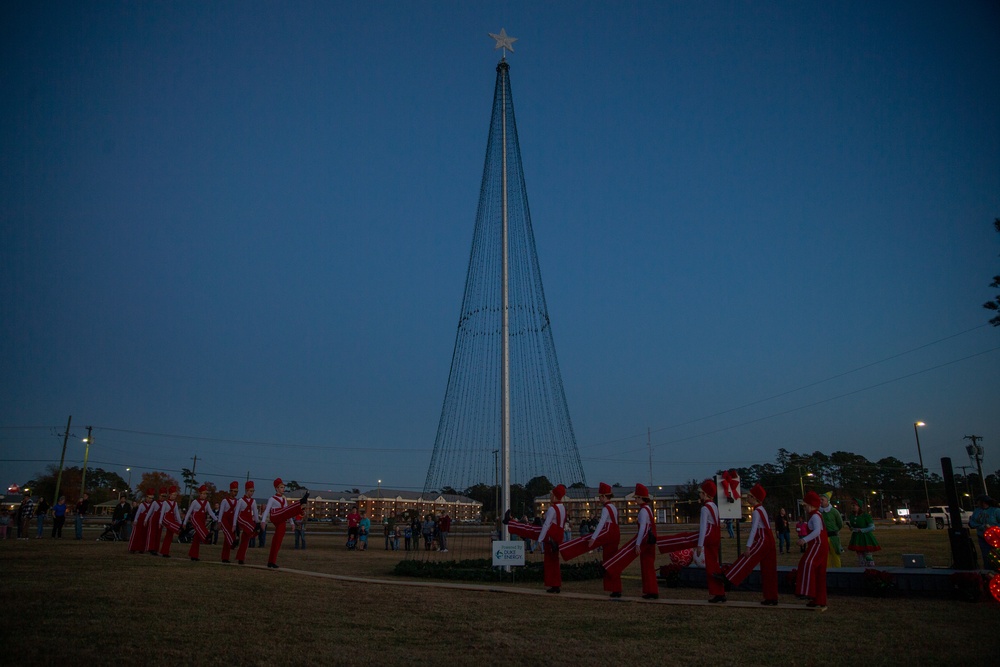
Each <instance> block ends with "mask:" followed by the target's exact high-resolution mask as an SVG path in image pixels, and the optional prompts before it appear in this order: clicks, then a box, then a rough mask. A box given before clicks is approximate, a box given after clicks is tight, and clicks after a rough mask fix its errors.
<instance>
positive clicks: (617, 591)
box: [559, 482, 622, 598]
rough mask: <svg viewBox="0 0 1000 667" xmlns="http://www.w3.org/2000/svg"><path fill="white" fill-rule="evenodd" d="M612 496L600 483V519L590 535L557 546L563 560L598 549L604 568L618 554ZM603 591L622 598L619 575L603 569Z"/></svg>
mask: <svg viewBox="0 0 1000 667" xmlns="http://www.w3.org/2000/svg"><path fill="white" fill-rule="evenodd" d="M612 495H613V493H612V489H611V487H610V486H609V485H607V484H605V483H604V482H601V484H600V486H599V487H598V490H597V499H598V500H600V501H601V503H602V504H603V505H604V507H603V508H602V509H601V519H600V521H599V522H598V524H597V527H596V528H595V529H594V532H593V533H591V534H590V535H583V536H581V537H578V538H576V539H575V540H570V541H568V542H563V543H562V544H561V545H560V546H559V554H560V555H561V556H562V557H563V560H571V559H573V558H576V557H577V556H580V555H583V554H585V553H587V552H588V551H593V550H594V549H597V548H599V547H600V548H601V556H602V558H601V561H602V565H605V566H606V565H607V563H608V561H609V560H610V559H611V558H613V557H614V555H615V554H616V553H618V542H619V541H620V540H621V532H620V531H619V529H618V508H617V507H615V505H614V503H612V502H611V498H612ZM604 590H605V591H606V592H608V593H610V594H611V597H613V598H620V597H621V596H622V578H621V573H617V574H616V573H612V572H608V571H607V569H605V570H604Z"/></svg>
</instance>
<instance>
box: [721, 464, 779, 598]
mask: <svg viewBox="0 0 1000 667" xmlns="http://www.w3.org/2000/svg"><path fill="white" fill-rule="evenodd" d="M750 495H752V496H753V497H754V498H756V499H757V500H758V501H759V502H760V503H763V502H764V498H765V497H766V496H767V492H766V491H764V488H763V487H762V486H761V485H760V484H756V485H754V487H753V488H752V489H750ZM758 563H759V564H760V586H761V593H762V594H763V597H764V602H763V603H764V604H778V557H777V555H776V554H775V548H774V534H773V533H771V522H770V521H768V518H767V511H766V510H765V509H764V505H763V504H758V505H757V506H756V507H754V508H753V522H752V523H751V524H750V537H749V538H748V539H747V550H746V551H745V552H744V553H743V555H742V556H740V557H739V558H737V559H736V562H735V563H733V566H732V568H730V570H729V572H727V573H726V579H728V580H729V583H730V584H731V585H732V586H739V585H740V582H742V581H743V580H744V579H746V577H747V575H748V574H750V572H751V571H752V570H753V569H754V567H755V566H756V565H757V564H758Z"/></svg>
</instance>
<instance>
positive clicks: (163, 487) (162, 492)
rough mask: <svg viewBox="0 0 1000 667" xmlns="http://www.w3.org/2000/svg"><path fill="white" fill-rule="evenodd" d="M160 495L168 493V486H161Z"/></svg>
mask: <svg viewBox="0 0 1000 667" xmlns="http://www.w3.org/2000/svg"><path fill="white" fill-rule="evenodd" d="M160 495H161V496H165V495H167V487H165V486H161V487H160Z"/></svg>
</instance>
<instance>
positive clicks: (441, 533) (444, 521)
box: [437, 510, 451, 553]
mask: <svg viewBox="0 0 1000 667" xmlns="http://www.w3.org/2000/svg"><path fill="white" fill-rule="evenodd" d="M437 530H438V541H439V542H440V543H441V551H443V552H444V553H448V534H449V533H450V532H451V517H450V516H448V510H445V511H443V512H441V518H440V519H438V525H437Z"/></svg>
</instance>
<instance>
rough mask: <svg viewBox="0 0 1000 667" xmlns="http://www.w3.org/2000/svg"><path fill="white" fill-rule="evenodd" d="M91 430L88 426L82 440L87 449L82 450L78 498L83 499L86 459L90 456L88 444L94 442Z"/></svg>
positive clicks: (91, 427)
mask: <svg viewBox="0 0 1000 667" xmlns="http://www.w3.org/2000/svg"><path fill="white" fill-rule="evenodd" d="M93 429H94V427H93V426H88V427H87V437H86V438H84V439H83V441H84V442H85V443H86V444H87V447H86V449H84V450H83V472H82V473H80V498H83V494H84V492H85V491H86V490H87V458H88V457H89V456H90V443H92V442H93V441H94V436H93V434H92V433H91V431H93Z"/></svg>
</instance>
